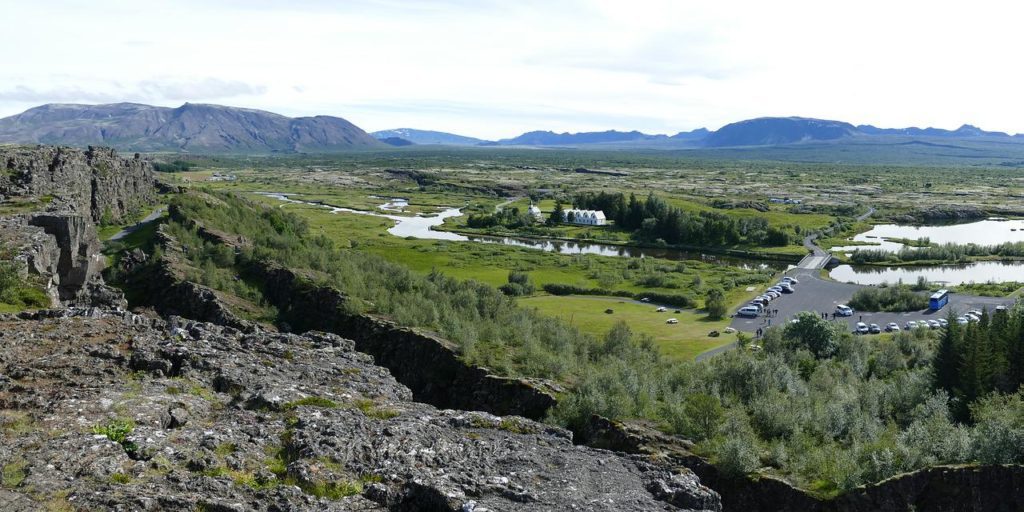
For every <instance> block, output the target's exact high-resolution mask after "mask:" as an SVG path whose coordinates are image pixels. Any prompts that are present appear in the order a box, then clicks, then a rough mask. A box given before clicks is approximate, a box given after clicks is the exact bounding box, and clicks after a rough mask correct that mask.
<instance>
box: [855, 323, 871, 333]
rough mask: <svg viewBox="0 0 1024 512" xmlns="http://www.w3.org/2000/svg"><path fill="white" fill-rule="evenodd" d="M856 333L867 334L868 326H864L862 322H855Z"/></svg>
mask: <svg viewBox="0 0 1024 512" xmlns="http://www.w3.org/2000/svg"><path fill="white" fill-rule="evenodd" d="M856 333H857V334H867V333H868V324H866V323H864V322H857V329H856Z"/></svg>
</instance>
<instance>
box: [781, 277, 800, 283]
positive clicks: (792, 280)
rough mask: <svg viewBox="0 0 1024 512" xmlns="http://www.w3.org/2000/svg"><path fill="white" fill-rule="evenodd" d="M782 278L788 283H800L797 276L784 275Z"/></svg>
mask: <svg viewBox="0 0 1024 512" xmlns="http://www.w3.org/2000/svg"><path fill="white" fill-rule="evenodd" d="M782 280H783V281H784V282H787V283H793V284H800V281H797V280H796V278H795V277H789V276H783V278H782Z"/></svg>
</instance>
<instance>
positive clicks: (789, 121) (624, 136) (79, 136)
mask: <svg viewBox="0 0 1024 512" xmlns="http://www.w3.org/2000/svg"><path fill="white" fill-rule="evenodd" d="M919 139H922V143H927V139H945V140H950V139H957V140H975V141H985V140H991V141H993V142H997V141H999V140H1005V141H1012V142H1024V135H1014V136H1010V135H1008V134H1006V133H1003V132H991V131H985V130H982V129H980V128H977V127H975V126H971V125H967V124H965V125H963V126H961V127H960V128H958V129H956V130H944V129H939V128H877V127H875V126H871V125H860V126H854V125H852V124H850V123H846V122H843V121H832V120H825V119H811V118H804V117H762V118H757V119H748V120H745V121H739V122H735V123H730V124H727V125H725V126H723V127H721V128H719V129H718V130H715V131H709V130H707V129H705V128H700V129H697V130H693V131H688V132H679V133H677V134H675V135H660V134H655V135H652V134H647V133H642V132H639V131H618V130H608V131H603V132H580V133H555V132H551V131H531V132H527V133H524V134H522V135H519V136H517V137H512V138H508V139H501V140H497V141H487V140H483V139H478V138H475V137H467V136H464V135H456V134H453V133H445V132H440V131H432V130H418V129H413V128H397V129H394V130H382V131H378V132H373V133H372V134H368V133H366V132H364V131H363V130H362V129H360V128H359V127H358V126H356V125H354V124H352V123H350V122H348V121H346V120H344V119H342V118H340V117H331V116H314V117H296V118H291V117H285V116H282V115H279V114H274V113H271V112H264V111H261V110H252V109H245V108H236V107H225V106H220V105H206V104H195V103H185V104H184V105H182V106H180V107H177V108H168V107H154V106H150V105H140V104H137V103H115V104H109V105H77V104H48V105H42V106H39V107H35V108H32V109H29V110H26V111H25V112H23V113H21V114H18V115H15V116H11V117H7V118H3V119H0V143H43V144H63V145H70V146H86V145H107V146H114V147H116V148H119V149H123V150H131V151H154V152H156V151H174V152H195V153H254V154H262V153H323V152H335V151H350V150H355V149H382V148H389V147H397V146H412V145H443V146H532V147H564V148H594V149H598V148H600V149H700V148H708V149H719V148H748V147H780V146H794V147H802V146H806V145H807V144H808V143H833V142H835V143H838V142H851V143H860V142H869V143H870V142H873V141H874V142H881V143H887V142H886V141H889V142H888V143H901V144H902V143H906V142H908V141H915V140H919ZM929 144H932V143H929Z"/></svg>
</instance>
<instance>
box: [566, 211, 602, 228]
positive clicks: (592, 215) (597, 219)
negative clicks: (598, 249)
mask: <svg viewBox="0 0 1024 512" xmlns="http://www.w3.org/2000/svg"><path fill="white" fill-rule="evenodd" d="M562 220H563V221H565V222H568V223H570V224H582V225H584V226H604V225H605V224H606V222H607V221H606V220H605V218H604V212H603V211H601V210H577V209H575V208H573V209H571V210H565V211H564V212H563V216H562Z"/></svg>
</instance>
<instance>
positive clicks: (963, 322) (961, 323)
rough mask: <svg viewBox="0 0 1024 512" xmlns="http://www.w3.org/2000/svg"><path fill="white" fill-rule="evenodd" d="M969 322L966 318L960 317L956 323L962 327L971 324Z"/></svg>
mask: <svg viewBox="0 0 1024 512" xmlns="http://www.w3.org/2000/svg"><path fill="white" fill-rule="evenodd" d="M969 321H970V320H968V319H967V317H966V316H958V317H956V323H958V324H960V325H967V322H969Z"/></svg>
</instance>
